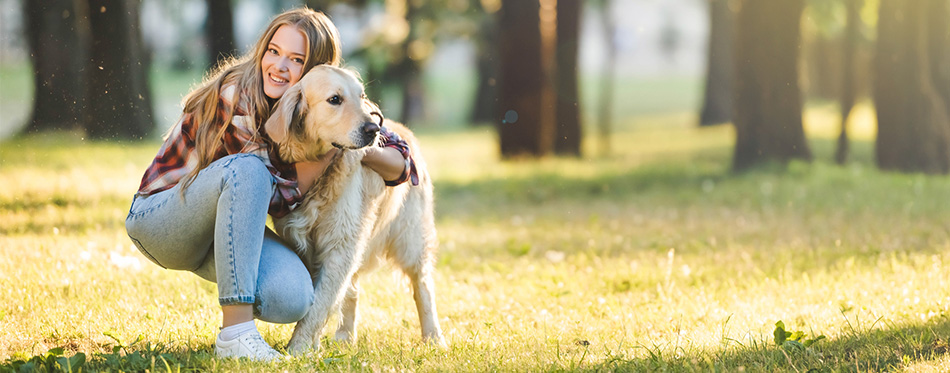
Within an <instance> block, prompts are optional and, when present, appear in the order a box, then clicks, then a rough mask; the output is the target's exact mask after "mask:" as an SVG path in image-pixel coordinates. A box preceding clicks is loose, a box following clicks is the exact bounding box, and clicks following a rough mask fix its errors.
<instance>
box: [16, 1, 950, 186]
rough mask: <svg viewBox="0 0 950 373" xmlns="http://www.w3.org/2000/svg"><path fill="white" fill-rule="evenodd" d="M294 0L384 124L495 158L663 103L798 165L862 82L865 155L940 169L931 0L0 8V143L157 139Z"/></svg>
mask: <svg viewBox="0 0 950 373" xmlns="http://www.w3.org/2000/svg"><path fill="white" fill-rule="evenodd" d="M304 5H305V6H309V7H311V8H314V9H318V10H322V11H324V12H326V13H327V14H329V15H330V17H331V19H332V20H333V21H334V22H335V23H336V24H337V26H338V27H339V28H340V30H341V32H342V37H343V40H344V45H343V47H344V54H345V61H346V64H347V65H350V66H353V67H356V68H357V69H358V70H359V71H360V72H361V73H362V75H363V78H364V80H365V81H366V84H367V90H368V93H369V95H370V97H371V98H373V99H375V100H376V101H378V102H380V103H381V106H382V108H383V110H384V113H385V114H386V115H387V116H388V117H390V118H395V119H398V120H401V121H404V122H406V123H408V124H409V125H410V126H411V127H413V128H415V129H416V130H417V131H446V130H458V129H464V128H467V127H470V126H480V125H494V126H495V128H496V131H497V133H498V143H499V150H500V152H499V154H500V155H501V156H502V157H505V158H510V157H523V156H529V157H532V156H543V155H547V154H561V155H568V156H578V155H586V156H594V155H603V154H610V148H611V142H612V133H613V132H614V131H616V130H617V128H618V126H619V128H620V130H621V131H622V130H623V129H624V128H626V127H625V124H627V123H630V122H631V121H632V118H637V117H643V116H645V115H654V114H665V113H677V114H682V116H681V117H680V120H679V122H682V123H681V124H682V125H690V126H692V125H695V126H700V125H715V124H726V123H733V124H734V125H735V128H736V143H735V151H734V159H733V166H734V167H735V168H737V169H742V168H745V167H747V166H749V165H752V164H756V163H759V162H770V161H773V160H777V161H779V162H785V161H788V160H789V159H796V158H797V159H805V160H808V159H811V158H812V154H811V152H810V151H809V149H808V144H807V143H806V140H805V134H804V132H805V130H806V129H808V128H807V126H808V123H807V121H805V122H803V119H802V116H803V114H802V113H803V111H804V110H806V109H807V108H810V107H825V108H826V109H827V110H831V111H836V112H838V113H839V114H838V115H840V117H841V118H840V123H849V122H848V118H849V116H850V114H851V112H852V108H854V107H855V106H856V105H857V106H858V107H862V105H871V104H872V103H871V102H870V98H872V92H873V91H874V89H873V88H875V86H874V85H872V83H871V82H874V81H877V82H878V86H877V88H879V89H878V92H879V94H878V95H877V96H875V97H874V98H875V99H876V100H875V101H877V102H879V103H880V102H884V105H883V106H885V107H886V108H885V109H884V112H881V111H880V108H878V110H877V111H874V112H873V113H872V112H870V111H868V112H865V114H864V115H860V116H859V117H858V118H852V119H851V122H850V123H851V124H850V126H851V127H854V129H853V131H855V132H856V135H857V136H858V137H859V138H864V139H872V138H875V137H877V138H878V140H880V138H881V137H886V138H885V139H883V140H881V141H878V143H877V147H876V150H875V157H876V159H877V162H878V163H879V165H880V166H882V167H883V168H887V169H902V170H908V171H924V172H933V173H946V172H947V171H948V169H950V145H948V144H950V124H948V119H947V117H948V116H950V115H948V114H947V109H946V108H947V107H948V106H950V88H948V87H950V72H948V70H950V57H948V55H950V48H948V45H950V31H948V30H950V26H947V25H948V24H950V22H948V18H950V16H948V13H950V10H948V8H950V5H948V2H947V1H945V0H914V1H910V0H908V1H903V0H890V1H888V0H782V1H776V2H769V3H768V4H765V3H759V2H754V1H742V0H589V1H580V0H560V1H557V0H540V1H517V0H508V1H504V0H438V1H415V0H309V1H294V0H280V1H259V0H168V1H157V0H47V1H18V0H0V11H2V15H0V19H2V26H0V29H2V40H0V43H2V44H0V50H2V56H0V79H2V80H0V84H2V89H0V98H2V102H0V108H2V111H3V115H2V116H0V139H2V138H9V137H11V136H14V135H16V134H19V133H24V132H35V131H45V130H67V131H76V133H77V136H88V137H90V138H98V139H116V140H120V139H121V140H129V139H131V140H138V139H157V138H158V136H159V134H161V133H163V132H164V130H165V128H168V127H169V126H171V125H172V124H173V123H174V122H175V120H176V119H177V117H178V115H179V114H180V106H179V101H180V99H181V97H183V96H184V95H185V94H186V93H187V92H188V91H189V89H190V88H191V87H192V86H193V85H194V84H196V83H198V82H199V81H200V80H201V78H202V76H203V74H204V73H205V72H207V71H208V70H209V68H210V67H211V66H213V65H214V63H215V62H216V61H217V60H218V59H219V58H221V57H223V56H228V55H234V54H237V55H240V54H243V53H245V52H246V51H247V48H248V47H249V46H250V45H251V44H252V43H253V42H254V39H255V38H256V37H257V36H258V35H259V34H260V33H261V32H262V30H263V28H264V27H265V26H266V24H267V22H268V21H269V19H270V18H271V17H272V16H273V15H275V14H277V13H279V12H281V11H282V10H285V9H289V8H292V7H297V6H304ZM881 16H883V17H885V18H888V19H883V20H882V21H879V18H880V17H881ZM880 33H883V34H881V35H879V34H880ZM873 66H877V70H874V69H872V67H873ZM875 75H877V76H880V77H884V78H880V79H877V80H875V79H874V76H875ZM924 83H926V84H924ZM921 84H924V86H922V85H921ZM889 93H890V94H889ZM924 103H926V104H924ZM823 105H824V106H823ZM878 106H882V105H880V104H879V105H878ZM871 108H872V106H867V107H866V110H872V109H871ZM881 118H884V120H883V122H882V123H880V126H881V129H882V130H881V131H880V132H881V136H878V133H877V132H878V123H877V122H878V121H879V120H880V119H881ZM687 122H688V123H687ZM908 123H909V124H908ZM847 128H848V126H844V125H840V126H839V128H838V129H833V128H829V127H828V126H825V128H821V129H817V128H813V129H809V131H810V132H809V133H810V134H812V133H822V134H824V135H825V136H829V137H835V138H837V139H838V143H837V146H836V155H835V157H836V159H837V161H839V162H842V163H843V162H845V161H846V159H847V155H848V143H849V137H848V134H847V132H846V130H847ZM892 137H893V138H894V139H893V140H889V139H891V138H892ZM921 145H922V146H921ZM881 157H883V159H881Z"/></svg>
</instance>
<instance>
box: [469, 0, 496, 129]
mask: <svg viewBox="0 0 950 373" xmlns="http://www.w3.org/2000/svg"><path fill="white" fill-rule="evenodd" d="M473 7H475V8H476V14H477V17H478V21H477V24H478V26H477V27H478V31H477V32H476V33H475V35H474V39H475V40H474V42H475V69H476V71H477V73H478V84H477V86H476V88H475V104H474V105H473V106H472V112H471V115H470V118H471V122H472V124H474V125H481V124H488V123H492V122H494V120H495V114H496V111H497V110H496V109H495V105H496V104H497V101H498V94H497V89H496V87H495V84H496V82H497V75H498V49H497V48H496V47H495V46H496V45H497V43H498V26H497V22H496V17H495V12H497V11H498V9H491V8H485V4H483V3H482V2H481V1H473Z"/></svg>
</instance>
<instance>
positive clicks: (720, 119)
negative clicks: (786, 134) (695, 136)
mask: <svg viewBox="0 0 950 373" xmlns="http://www.w3.org/2000/svg"><path fill="white" fill-rule="evenodd" d="M734 4H735V0H709V49H708V51H707V52H706V58H707V61H706V90H705V94H704V95H703V96H704V99H703V108H702V110H701V111H700V114H699V125H700V126H708V125H713V124H720V123H728V122H730V121H732V98H733V94H732V81H733V77H732V73H733V69H732V68H733V64H732V56H733V47H732V40H733V38H734V34H735V31H734V29H735V26H734V24H735V18H736V16H735V11H734V10H733V6H734Z"/></svg>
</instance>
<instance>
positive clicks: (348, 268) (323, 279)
mask: <svg viewBox="0 0 950 373" xmlns="http://www.w3.org/2000/svg"><path fill="white" fill-rule="evenodd" d="M356 254H358V253H357V252H356V250H352V249H349V248H337V249H334V250H333V251H331V252H330V253H329V255H327V257H326V260H325V261H324V262H323V263H322V265H321V267H320V273H319V274H318V275H317V276H316V278H315V281H314V286H313V293H314V300H313V305H312V306H310V311H309V312H307V315H306V316H304V318H303V319H301V320H300V321H298V322H297V325H296V326H295V327H294V334H293V336H291V337H290V343H289V344H288V345H287V350H288V351H290V353H292V354H294V355H299V354H301V353H304V352H306V351H307V350H309V349H311V348H312V349H314V350H319V349H320V341H319V338H320V336H321V335H323V328H324V327H325V326H326V323H327V318H328V317H329V316H330V312H332V310H333V308H334V306H335V305H337V304H339V303H340V300H341V298H342V297H343V295H344V293H345V290H346V288H348V286H347V285H348V284H349V283H350V281H351V279H352V278H353V274H354V272H355V271H356V264H357V263H356V261H357V255H356Z"/></svg>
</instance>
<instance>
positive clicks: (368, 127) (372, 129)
mask: <svg viewBox="0 0 950 373" xmlns="http://www.w3.org/2000/svg"><path fill="white" fill-rule="evenodd" d="M360 130H362V131H363V135H365V136H375V135H376V134H377V133H379V125H378V124H376V123H373V122H366V123H363V127H360Z"/></svg>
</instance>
